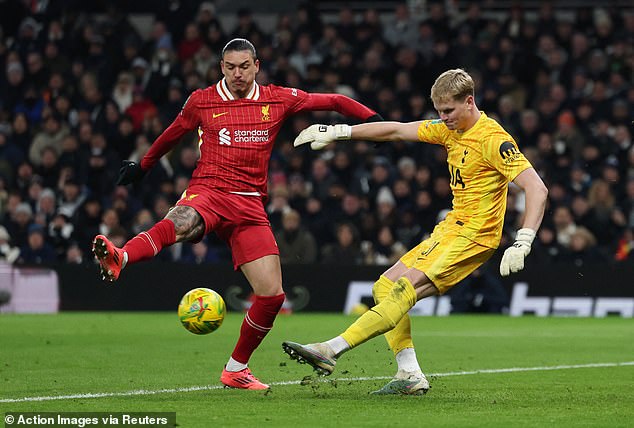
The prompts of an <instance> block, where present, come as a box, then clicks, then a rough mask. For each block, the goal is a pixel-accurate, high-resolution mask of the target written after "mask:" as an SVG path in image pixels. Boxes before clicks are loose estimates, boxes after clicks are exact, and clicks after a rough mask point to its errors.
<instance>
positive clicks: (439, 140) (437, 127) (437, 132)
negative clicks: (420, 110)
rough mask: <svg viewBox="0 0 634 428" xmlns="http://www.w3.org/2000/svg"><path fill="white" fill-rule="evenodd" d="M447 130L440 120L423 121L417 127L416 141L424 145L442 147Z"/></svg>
mask: <svg viewBox="0 0 634 428" xmlns="http://www.w3.org/2000/svg"><path fill="white" fill-rule="evenodd" d="M448 132H449V129H448V128H447V126H446V125H445V124H444V123H443V121H442V120H441V119H432V120H423V121H422V122H421V124H420V125H419V126H418V139H419V140H420V141H424V142H426V143H431V144H440V145H444V144H445V140H446V138H447V133H448Z"/></svg>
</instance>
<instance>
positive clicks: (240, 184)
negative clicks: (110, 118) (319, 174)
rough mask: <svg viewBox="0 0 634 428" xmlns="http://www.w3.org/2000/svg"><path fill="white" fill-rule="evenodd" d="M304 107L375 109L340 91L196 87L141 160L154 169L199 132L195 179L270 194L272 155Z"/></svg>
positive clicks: (365, 112)
mask: <svg viewBox="0 0 634 428" xmlns="http://www.w3.org/2000/svg"><path fill="white" fill-rule="evenodd" d="M302 110H335V111H338V112H340V113H342V114H344V115H347V116H354V117H357V118H359V119H367V118H369V117H370V116H372V115H374V114H376V113H375V112H374V111H373V110H371V109H369V108H367V107H366V106H364V105H362V104H359V103H358V102H356V101H354V100H352V99H351V98H348V97H345V96H343V95H339V94H310V93H307V92H304V91H302V90H299V89H295V88H285V87H281V86H275V85H267V86H261V85H258V84H257V83H256V82H254V85H253V88H252V89H251V91H250V92H249V94H248V95H247V96H246V97H245V98H240V99H235V98H234V97H233V95H232V94H231V92H229V89H228V88H227V85H226V83H225V80H224V79H223V80H221V81H220V82H218V83H217V84H215V85H212V86H210V87H208V88H205V89H198V90H196V91H194V92H193V93H192V94H191V95H190V97H189V98H188V99H187V101H186V102H185V105H184V106H183V110H182V111H181V112H180V114H179V116H178V117H177V118H176V120H174V122H173V123H172V124H171V125H170V126H169V127H168V128H167V129H166V130H165V131H164V132H163V134H161V136H159V138H158V139H157V140H156V141H155V142H154V144H153V145H152V147H151V148H150V150H149V151H148V153H147V154H146V155H145V157H144V158H143V160H142V161H141V167H142V168H143V169H144V170H148V169H149V168H151V167H152V166H153V165H154V164H155V163H156V162H157V161H158V159H159V158H160V157H161V156H162V155H164V154H165V153H167V152H168V151H169V150H170V149H171V148H172V147H173V146H174V145H175V144H176V143H178V140H179V139H180V137H182V136H183V135H184V134H185V133H187V132H188V131H193V130H195V129H197V130H198V136H199V141H198V145H199V148H200V159H199V160H198V163H197V165H196V169H195V170H194V173H193V175H192V180H191V183H192V184H194V183H197V182H203V183H205V185H207V186H209V187H213V188H216V189H220V190H224V191H227V192H233V193H241V194H248V195H265V194H266V184H267V183H266V182H267V175H268V167H269V158H270V157H271V151H272V150H273V143H274V141H275V137H276V136H277V134H278V133H279V131H280V127H281V126H282V124H283V122H284V120H286V118H287V117H289V116H290V115H292V114H294V113H297V112H300V111H302Z"/></svg>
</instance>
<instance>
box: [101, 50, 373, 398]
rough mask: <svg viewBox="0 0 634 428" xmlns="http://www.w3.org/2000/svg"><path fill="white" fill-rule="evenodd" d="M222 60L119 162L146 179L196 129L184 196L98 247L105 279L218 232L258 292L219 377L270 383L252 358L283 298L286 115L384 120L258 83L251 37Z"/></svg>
mask: <svg viewBox="0 0 634 428" xmlns="http://www.w3.org/2000/svg"><path fill="white" fill-rule="evenodd" d="M220 67H221V70H222V74H223V75H224V78H223V79H222V80H221V81H220V82H218V83H216V84H215V85H212V86H210V87H208V88H205V89H198V90H196V91H194V92H193V93H192V94H191V95H190V97H189V98H188V99H187V101H186V102H185V105H184V106H183V109H182V110H181V112H180V114H179V115H178V116H177V117H176V119H175V120H174V121H173V122H172V124H171V125H170V126H169V127H168V128H167V129H166V130H165V131H164V132H163V133H162V134H161V135H160V136H159V137H158V138H157V139H156V141H155V142H154V144H152V146H151V147H150V150H149V151H148V152H147V154H146V155H145V157H144V158H143V159H142V160H141V162H140V164H137V163H135V162H130V161H124V162H123V166H122V168H121V170H120V174H119V180H118V184H122V185H125V184H129V183H132V182H135V181H138V180H140V179H141V178H142V177H143V175H144V174H145V172H146V171H148V170H149V169H150V168H152V166H154V164H156V163H157V162H158V161H159V159H160V158H161V156H163V155H164V154H166V153H167V152H168V151H170V150H171V149H172V147H174V146H175V145H176V144H178V142H179V141H180V139H181V137H182V136H183V135H185V134H186V133H187V132H190V131H193V130H196V129H197V130H198V135H199V149H200V159H199V160H198V163H197V165H196V169H195V171H194V173H193V175H192V178H191V181H190V183H189V187H188V188H187V190H186V191H185V192H184V194H183V195H182V197H181V199H180V200H179V201H178V202H177V203H176V206H175V207H174V208H173V209H171V210H170V212H169V213H168V214H167V215H166V216H165V218H164V219H163V220H161V221H159V222H158V223H156V224H155V225H154V226H153V227H152V228H150V229H149V230H148V231H147V232H141V233H140V234H138V235H137V236H135V237H134V238H132V239H131V240H130V241H128V242H127V243H126V244H125V245H124V246H123V248H117V247H115V246H114V245H113V244H112V243H111V242H110V241H109V240H108V238H106V237H105V236H103V235H97V236H96V237H95V239H94V241H93V252H94V254H95V257H96V258H97V260H98V261H99V264H100V266H101V274H102V277H103V279H105V280H108V281H115V280H116V279H117V278H118V277H119V274H120V272H121V269H123V268H124V267H125V266H126V265H127V264H131V263H136V262H139V261H141V260H145V259H149V258H152V257H154V256H155V255H156V254H158V252H159V251H161V249H162V248H163V247H166V246H169V245H172V244H174V243H176V242H181V241H197V240H200V239H202V237H203V236H204V235H206V234H208V233H210V232H212V231H213V232H216V234H217V235H218V236H219V237H220V238H222V239H223V240H224V241H225V242H226V243H227V245H229V247H230V248H231V253H232V257H233V264H234V268H235V269H236V270H237V269H238V268H240V269H241V271H242V272H243V274H244V275H245V277H246V278H247V280H248V281H249V283H250V284H251V287H252V288H253V291H254V294H255V300H254V302H253V304H252V306H251V308H250V309H249V311H248V312H247V314H246V316H245V318H244V321H243V323H242V327H241V329H240V337H239V339H238V343H237V344H236V347H235V349H234V350H233V353H232V354H231V358H229V361H228V362H227V364H226V366H225V368H224V370H223V372H222V375H221V377H220V381H221V382H222V383H223V384H225V385H226V386H229V387H234V388H242V389H267V388H269V386H268V385H266V384H264V383H262V382H260V381H259V380H258V379H257V378H256V377H255V376H253V375H252V374H251V371H250V370H249V368H248V366H247V364H248V361H249V358H250V357H251V354H252V353H253V351H255V349H256V348H257V347H258V345H259V344H260V343H261V342H262V340H263V339H264V336H266V334H267V333H268V332H269V330H270V329H271V328H272V327H273V321H274V320H275V317H276V315H277V313H278V311H279V309H280V307H281V306H282V303H283V302H284V290H283V289H282V273H281V267H280V259H279V250H278V248H277V244H276V243H275V239H274V237H273V233H272V230H271V226H270V223H269V221H268V218H267V216H266V212H265V209H264V200H265V198H266V184H267V174H268V164H269V158H270V156H271V151H272V149H273V143H274V140H275V137H276V136H277V134H278V132H279V130H280V127H281V126H282V124H283V123H284V121H285V120H286V119H287V118H288V117H289V116H291V115H293V114H295V113H298V112H301V111H315V110H334V111H337V112H339V113H341V114H343V115H346V116H352V117H355V118H357V119H361V120H365V121H374V120H381V118H380V116H379V115H378V114H377V113H376V112H374V111H373V110H371V109H369V108H367V107H365V106H364V105H362V104H360V103H358V102H356V101H354V100H352V99H351V98H348V97H345V96H343V95H339V94H310V93H307V92H304V91H301V90H299V89H295V88H285V87H280V86H275V85H268V86H261V85H259V84H258V83H257V82H256V81H255V76H256V74H257V73H258V70H259V67H260V63H259V61H258V59H257V56H256V52H255V48H254V47H253V45H252V44H251V42H249V41H248V40H245V39H233V40H231V41H230V42H229V43H227V45H226V46H225V47H224V49H223V50H222V59H221V61H220Z"/></svg>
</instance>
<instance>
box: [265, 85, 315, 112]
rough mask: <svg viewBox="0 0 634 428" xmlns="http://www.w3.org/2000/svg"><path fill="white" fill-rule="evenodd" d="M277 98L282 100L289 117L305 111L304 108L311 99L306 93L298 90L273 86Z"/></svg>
mask: <svg viewBox="0 0 634 428" xmlns="http://www.w3.org/2000/svg"><path fill="white" fill-rule="evenodd" d="M271 88H272V90H273V91H274V94H275V96H276V97H278V98H279V99H281V100H282V101H283V103H284V107H285V109H286V112H287V114H288V115H291V114H295V113H298V112H300V111H302V110H303V106H304V105H305V104H306V101H307V100H308V98H309V94H308V92H306V91H302V90H301V89H297V88H285V87H283V86H274V85H271Z"/></svg>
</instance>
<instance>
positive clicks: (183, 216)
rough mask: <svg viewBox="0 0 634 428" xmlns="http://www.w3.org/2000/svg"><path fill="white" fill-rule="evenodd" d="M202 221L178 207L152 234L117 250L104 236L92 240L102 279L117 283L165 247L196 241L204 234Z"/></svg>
mask: <svg viewBox="0 0 634 428" xmlns="http://www.w3.org/2000/svg"><path fill="white" fill-rule="evenodd" d="M204 230H205V225H204V222H203V220H202V217H201V216H200V215H199V214H198V213H197V212H196V210H195V209H193V208H192V207H187V206H177V207H175V208H174V209H172V210H171V211H170V212H169V213H168V214H167V216H165V218H164V219H163V220H161V221H159V222H158V223H156V224H155V225H154V226H152V227H151V228H150V229H149V230H147V231H145V232H141V233H139V234H138V235H136V236H135V237H134V238H132V239H130V240H129V241H128V242H127V243H126V244H125V245H124V246H123V248H117V247H116V246H115V245H114V244H113V243H112V242H110V241H109V240H108V238H106V237H105V236H103V235H97V236H96V237H95V239H94V240H93V248H92V249H93V253H94V254H95V257H96V258H97V260H98V261H99V265H100V268H101V276H102V279H104V280H107V281H111V282H112V281H116V280H117V279H118V278H119V275H120V274H121V270H122V269H123V268H124V267H125V266H126V265H128V264H133V263H136V262H140V261H142V260H146V259H150V258H152V257H154V256H156V255H157V254H158V253H159V251H161V250H162V249H163V248H164V247H167V246H170V245H172V244H174V243H175V242H181V241H187V240H191V239H196V238H198V237H200V236H202V234H203V233H204Z"/></svg>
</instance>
